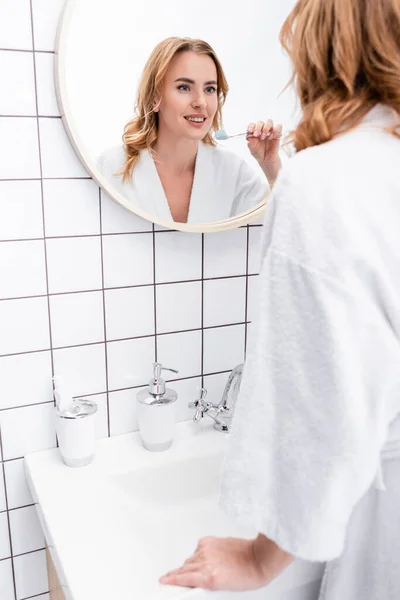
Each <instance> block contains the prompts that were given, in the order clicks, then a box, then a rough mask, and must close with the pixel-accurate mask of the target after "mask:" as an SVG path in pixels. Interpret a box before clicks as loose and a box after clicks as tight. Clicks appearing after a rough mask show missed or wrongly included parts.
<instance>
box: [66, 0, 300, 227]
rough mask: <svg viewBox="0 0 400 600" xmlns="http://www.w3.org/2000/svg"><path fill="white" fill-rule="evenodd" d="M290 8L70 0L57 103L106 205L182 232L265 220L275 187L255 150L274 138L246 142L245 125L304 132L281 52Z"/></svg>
mask: <svg viewBox="0 0 400 600" xmlns="http://www.w3.org/2000/svg"><path fill="white" fill-rule="evenodd" d="M293 5H294V0H281V1H280V2H279V3H277V2H274V1H273V0H269V1H268V0H247V1H246V2H245V3H243V4H242V5H240V6H239V5H238V6H233V5H232V2H231V1H230V0H218V2H215V0H203V2H202V3H201V6H199V7H190V6H189V5H188V4H187V2H186V0H172V1H170V2H165V0H154V2H152V3H151V4H149V3H144V2H133V1H132V0H103V1H102V2H98V1H96V0H79V1H78V0H69V1H67V2H66V5H65V9H64V13H63V16H62V18H61V22H60V27H59V32H58V41H57V49H56V53H57V60H56V88H57V96H58V102H59V105H60V110H61V114H62V118H63V122H64V125H65V128H66V130H67V133H68V136H69V138H70V140H71V143H72V145H73V147H74V149H75V151H76V152H77V154H78V156H79V157H80V159H81V160H82V162H83V164H84V166H85V168H86V169H87V170H88V171H89V173H90V174H91V176H92V177H93V178H94V179H95V180H96V181H97V182H98V184H99V185H100V186H101V187H102V188H103V189H104V190H105V191H106V192H107V193H108V195H109V196H111V197H112V198H113V199H114V200H116V201H117V202H119V203H120V204H122V205H123V206H124V207H125V208H127V209H128V210H130V211H132V212H134V213H136V214H138V215H139V216H141V217H143V218H145V219H148V220H150V221H152V222H154V223H156V224H157V225H160V226H163V227H167V228H170V229H178V230H182V231H201V232H205V231H217V230H223V229H230V228H233V227H238V226H240V225H243V224H246V223H249V222H251V221H254V220H256V219H258V218H260V216H261V214H262V212H263V209H264V207H265V204H266V201H267V198H268V195H269V193H270V185H269V182H268V178H267V175H266V174H265V169H263V164H262V162H260V158H259V155H260V151H259V150H260V148H261V146H262V151H264V150H265V148H267V146H266V144H270V146H269V147H271V144H272V143H273V141H272V140H270V141H268V139H267V140H266V141H263V142H262V141H261V140H260V139H259V138H258V139H257V138H255V137H254V136H251V135H249V128H248V126H249V124H250V123H257V122H260V121H263V122H266V121H267V120H269V119H271V120H272V121H273V123H274V125H275V126H276V125H278V124H282V126H283V133H285V132H287V131H289V130H290V129H291V128H292V127H293V126H294V125H295V123H296V110H295V109H296V102H295V95H294V92H293V90H292V89H291V88H288V89H287V90H285V91H283V90H284V88H285V86H286V84H287V82H288V80H289V79H290V75H291V67H290V62H289V59H288V57H287V56H286V55H285V53H284V52H283V50H282V49H281V47H280V43H279V31H280V28H281V25H282V23H283V21H284V19H285V18H286V16H287V15H288V13H289V12H290V10H291V8H292V6H293ZM250 131H251V128H250ZM278 135H279V134H278ZM278 135H277V136H276V137H275V138H274V140H275V151H276V152H278V153H279V156H280V159H281V161H282V162H284V161H285V160H287V153H286V152H285V151H284V147H283V144H282V140H283V139H284V136H283V137H282V138H280V139H279V137H278ZM272 137H274V136H272ZM251 140H253V141H251ZM255 144H256V145H258V146H257V148H258V153H257V152H256V151H255V147H256V146H255ZM267 150H268V148H267ZM256 154H257V159H256V158H255V155H256Z"/></svg>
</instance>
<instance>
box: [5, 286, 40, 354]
mask: <svg viewBox="0 0 400 600" xmlns="http://www.w3.org/2000/svg"><path fill="white" fill-rule="evenodd" d="M0 331H1V336H0V355H2V354H16V353H19V352H30V351H32V350H47V349H48V348H49V347H50V337H49V315H48V308H47V298H44V297H43V298H26V299H18V300H2V301H1V302H0Z"/></svg>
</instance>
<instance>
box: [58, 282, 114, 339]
mask: <svg viewBox="0 0 400 600" xmlns="http://www.w3.org/2000/svg"><path fill="white" fill-rule="evenodd" d="M50 315H51V334H52V340H53V347H54V348H60V347H63V346H76V345H78V344H91V343H95V342H102V341H104V313H103V292H85V293H81V294H59V295H57V296H50Z"/></svg>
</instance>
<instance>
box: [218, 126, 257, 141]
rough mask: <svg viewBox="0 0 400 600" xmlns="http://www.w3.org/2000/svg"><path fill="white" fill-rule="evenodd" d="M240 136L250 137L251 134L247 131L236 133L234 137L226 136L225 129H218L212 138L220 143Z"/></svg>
mask: <svg viewBox="0 0 400 600" xmlns="http://www.w3.org/2000/svg"><path fill="white" fill-rule="evenodd" d="M240 135H251V133H249V132H248V131H245V132H244V133H236V134H235V135H228V134H227V133H226V131H225V129H218V131H216V132H215V134H214V137H215V139H216V140H219V141H220V142H222V141H225V140H229V139H230V138H234V137H239V136H240Z"/></svg>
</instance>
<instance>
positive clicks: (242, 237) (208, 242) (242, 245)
mask: <svg viewBox="0 0 400 600" xmlns="http://www.w3.org/2000/svg"><path fill="white" fill-rule="evenodd" d="M246 247H247V229H246V228H239V229H231V230H229V231H221V232H218V233H207V234H205V235H204V277H205V278H206V279H207V278H209V277H228V276H231V275H244V274H245V273H246Z"/></svg>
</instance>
